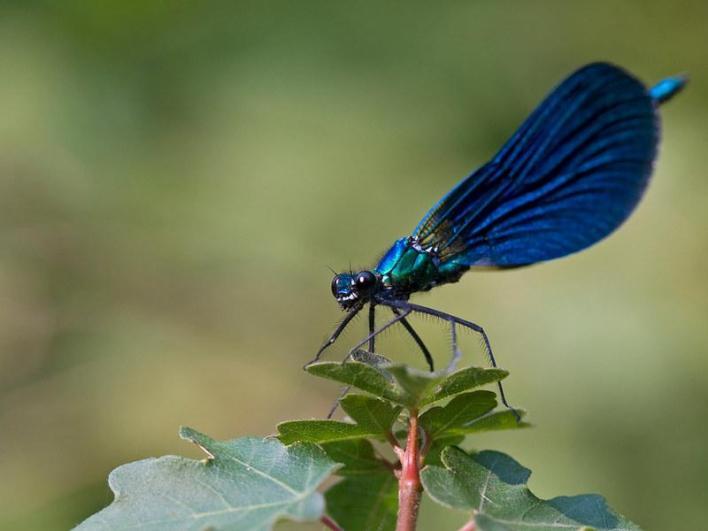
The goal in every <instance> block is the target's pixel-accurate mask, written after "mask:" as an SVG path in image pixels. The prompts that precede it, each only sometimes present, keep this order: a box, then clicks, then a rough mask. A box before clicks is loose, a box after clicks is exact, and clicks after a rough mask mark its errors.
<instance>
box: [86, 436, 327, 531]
mask: <svg viewBox="0 0 708 531" xmlns="http://www.w3.org/2000/svg"><path fill="white" fill-rule="evenodd" d="M180 436H181V437H182V438H183V439H187V440H189V441H192V442H194V443H195V444H197V445H198V446H199V447H200V448H202V450H204V452H205V453H206V454H207V456H208V457H207V459H204V460H201V461H197V460H194V459H186V458H182V457H175V456H166V457H160V458H156V459H145V460H142V461H137V462H135V463H130V464H127V465H123V466H121V467H118V468H116V469H115V470H114V471H113V472H111V474H110V476H109V478H108V483H109V485H110V487H111V489H112V490H113V492H114V493H115V499H114V501H113V503H111V505H109V506H108V507H106V508H105V509H103V510H102V511H100V512H98V513H96V514H95V515H93V516H91V517H90V518H88V519H87V520H85V521H84V522H83V523H82V524H81V525H79V527H78V528H77V529H80V530H89V529H111V530H113V529H150V530H162V529H164V530H172V529H211V530H214V531H217V530H220V529H228V530H249V531H251V530H255V531H261V530H267V529H271V528H272V526H273V524H274V523H275V522H276V520H279V519H281V518H289V519H294V520H298V521H303V520H317V519H319V518H320V517H321V515H322V512H323V509H324V501H323V499H322V495H321V494H319V493H318V492H317V491H316V489H317V487H318V486H319V485H320V484H321V483H322V482H323V481H324V480H325V479H326V478H327V477H328V476H329V475H330V474H331V473H332V472H333V471H334V470H335V469H336V468H337V465H336V464H335V463H334V461H332V460H331V459H330V458H329V457H328V456H327V455H326V454H325V452H324V451H323V450H322V449H321V448H319V447H317V446H315V445H313V444H306V443H299V444H296V445H293V446H289V447H286V446H284V445H283V444H282V443H280V442H279V441H277V440H274V439H259V438H256V437H244V438H241V439H233V440H230V441H215V440H213V439H211V438H209V437H207V436H206V435H202V434H201V433H198V432H196V431H194V430H192V429H190V428H182V430H180Z"/></svg>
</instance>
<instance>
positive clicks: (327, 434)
mask: <svg viewBox="0 0 708 531" xmlns="http://www.w3.org/2000/svg"><path fill="white" fill-rule="evenodd" d="M278 432H279V433H278V439H280V441H281V442H282V443H283V444H292V443H294V442H311V443H318V444H319V443H326V442H333V441H348V440H352V439H362V438H365V437H376V436H377V435H378V433H377V432H373V431H370V430H367V429H365V428H363V427H361V426H357V425H356V424H352V423H350V422H340V421H338V420H290V421H287V422H281V423H280V424H278Z"/></svg>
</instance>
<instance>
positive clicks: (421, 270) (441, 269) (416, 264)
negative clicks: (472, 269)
mask: <svg viewBox="0 0 708 531" xmlns="http://www.w3.org/2000/svg"><path fill="white" fill-rule="evenodd" d="M467 269H468V267H467V266H465V265H462V264H458V263H455V262H454V261H449V262H445V263H441V262H440V260H439V259H438V258H437V256H436V253H435V250H434V249H423V248H421V247H420V246H419V245H417V242H415V241H414V240H412V239H410V238H401V239H400V240H398V241H396V243H395V244H394V245H393V247H391V249H390V250H389V251H388V252H387V253H386V254H385V255H384V257H383V258H382V259H381V261H380V262H379V264H378V266H376V272H377V273H378V274H380V275H381V282H382V284H383V287H384V288H385V289H390V290H392V291H393V292H394V293H395V294H397V295H407V294H410V293H413V292H415V291H427V290H429V289H431V288H433V287H434V286H438V285H440V284H446V283H449V282H457V281H458V280H459V278H460V276H461V275H462V273H464V272H465V271H467Z"/></svg>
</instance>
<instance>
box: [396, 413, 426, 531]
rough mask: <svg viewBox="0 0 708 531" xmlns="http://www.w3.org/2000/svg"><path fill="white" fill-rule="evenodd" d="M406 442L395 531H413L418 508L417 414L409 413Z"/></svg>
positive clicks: (419, 489)
mask: <svg viewBox="0 0 708 531" xmlns="http://www.w3.org/2000/svg"><path fill="white" fill-rule="evenodd" d="M408 422H409V424H408V440H407V441H406V449H405V450H404V451H403V456H402V459H401V465H402V467H401V476H400V477H399V479H398V520H397V522H396V531H415V525H416V521H417V520H418V508H419V507H420V493H421V490H422V489H421V486H420V456H419V453H418V412H417V411H416V410H411V411H410V418H409V421H408Z"/></svg>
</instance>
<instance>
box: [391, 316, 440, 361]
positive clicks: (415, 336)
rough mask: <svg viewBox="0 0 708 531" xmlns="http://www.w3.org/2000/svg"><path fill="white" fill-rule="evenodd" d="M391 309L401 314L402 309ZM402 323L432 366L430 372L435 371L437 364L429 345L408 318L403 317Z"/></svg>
mask: <svg viewBox="0 0 708 531" xmlns="http://www.w3.org/2000/svg"><path fill="white" fill-rule="evenodd" d="M391 311H392V312H393V313H394V314H396V315H400V314H401V313H400V311H399V310H398V309H396V308H391ZM401 324H402V325H403V326H404V328H405V329H406V330H407V331H408V333H409V334H410V335H411V337H412V338H413V339H414V340H415V342H416V343H417V344H418V347H419V348H420V350H421V351H422V352H423V356H425V361H426V362H428V367H430V372H434V371H435V364H434V363H433V356H432V355H431V354H430V351H429V350H428V347H426V346H425V343H423V340H422V339H421V338H420V336H419V335H418V332H416V331H415V329H414V328H413V327H412V326H411V324H410V323H409V322H408V319H405V318H404V319H401Z"/></svg>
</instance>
